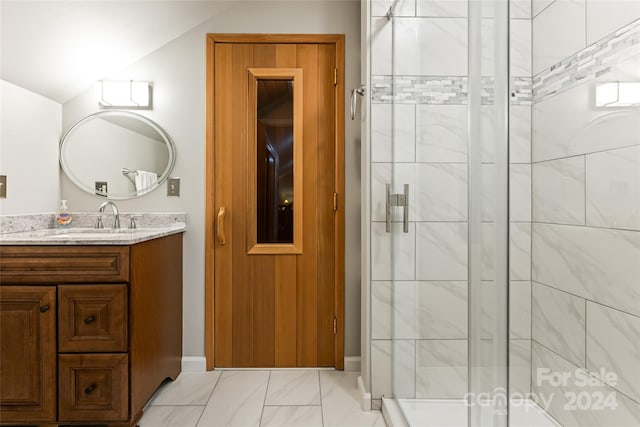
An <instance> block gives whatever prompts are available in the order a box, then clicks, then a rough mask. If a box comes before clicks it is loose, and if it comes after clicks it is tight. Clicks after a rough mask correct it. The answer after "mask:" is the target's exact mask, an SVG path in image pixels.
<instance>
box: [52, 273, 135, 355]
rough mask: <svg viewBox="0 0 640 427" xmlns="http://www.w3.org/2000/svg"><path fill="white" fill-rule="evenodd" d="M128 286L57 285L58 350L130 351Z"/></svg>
mask: <svg viewBox="0 0 640 427" xmlns="http://www.w3.org/2000/svg"><path fill="white" fill-rule="evenodd" d="M127 312H128V310H127V285H125V284H120V285H61V286H58V349H59V350H58V351H59V352H60V353H79V352H88V353H99V352H111V353H113V352H119V351H121V352H125V351H127Z"/></svg>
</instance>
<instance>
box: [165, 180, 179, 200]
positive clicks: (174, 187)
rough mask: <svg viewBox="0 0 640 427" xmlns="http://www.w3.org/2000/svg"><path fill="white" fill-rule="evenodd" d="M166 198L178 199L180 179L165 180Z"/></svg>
mask: <svg viewBox="0 0 640 427" xmlns="http://www.w3.org/2000/svg"><path fill="white" fill-rule="evenodd" d="M167 196H169V197H180V178H178V177H171V178H167Z"/></svg>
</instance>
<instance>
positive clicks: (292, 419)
mask: <svg viewBox="0 0 640 427" xmlns="http://www.w3.org/2000/svg"><path fill="white" fill-rule="evenodd" d="M260 427H322V408H321V407H320V406H265V407H264V410H263V411H262V420H261V421H260Z"/></svg>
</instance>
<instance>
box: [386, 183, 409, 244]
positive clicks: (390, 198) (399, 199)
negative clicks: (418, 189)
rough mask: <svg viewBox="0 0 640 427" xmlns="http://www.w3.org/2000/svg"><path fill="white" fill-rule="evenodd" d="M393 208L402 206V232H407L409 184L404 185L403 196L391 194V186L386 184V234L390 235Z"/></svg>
mask: <svg viewBox="0 0 640 427" xmlns="http://www.w3.org/2000/svg"><path fill="white" fill-rule="evenodd" d="M393 206H402V209H403V211H402V231H403V232H405V233H408V232H409V184H405V185H404V194H391V184H387V206H386V210H387V215H386V226H385V229H386V231H387V233H391V208H392V207H393Z"/></svg>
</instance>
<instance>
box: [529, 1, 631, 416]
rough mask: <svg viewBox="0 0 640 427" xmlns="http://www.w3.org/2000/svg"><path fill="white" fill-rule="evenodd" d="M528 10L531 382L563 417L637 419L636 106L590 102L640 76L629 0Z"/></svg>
mask: <svg viewBox="0 0 640 427" xmlns="http://www.w3.org/2000/svg"><path fill="white" fill-rule="evenodd" d="M532 11H533V107H532V149H531V154H532V166H531V183H532V201H531V204H532V220H533V222H532V234H531V279H532V285H531V287H532V294H531V307H532V310H531V314H532V317H531V337H532V372H531V374H532V375H531V379H532V382H531V390H532V392H533V393H534V395H537V396H538V398H539V399H538V402H539V403H541V401H544V399H549V398H551V399H552V401H551V402H550V403H549V404H548V411H549V413H550V414H551V415H552V416H553V417H555V418H556V419H557V420H558V421H560V422H561V423H562V424H564V425H566V426H578V425H580V426H582V425H589V426H613V425H615V426H632V425H640V394H639V393H638V388H639V387H640V386H639V385H640V217H639V215H640V108H638V107H627V108H613V109H612V108H597V107H595V105H594V91H595V85H596V83H600V82H609V81H640V2H626V1H617V0H612V1H602V0H553V1H548V0H534V1H533V9H532ZM544 372H554V373H556V374H560V375H565V376H566V381H564V382H563V383H562V384H559V385H558V384H552V382H551V381H549V380H548V378H546V377H545V378H541V377H540V375H542V373H544ZM582 377H585V378H588V379H590V380H591V382H590V383H588V384H583V383H582V382H581V381H580V379H581V378H582ZM600 395H602V396H604V397H608V396H611V400H612V401H613V403H614V404H617V408H615V409H614V408H612V407H611V406H613V405H611V406H607V405H605V407H604V408H600V410H596V409H598V408H596V407H595V406H594V405H595V403H594V402H593V398H594V397H595V396H600ZM580 396H582V397H581V398H582V399H584V400H583V402H582V406H580V405H577V407H576V405H574V404H573V403H574V402H571V400H570V399H571V398H572V397H574V398H575V397H580ZM587 399H591V400H592V401H591V404H590V405H587V404H585V402H586V400H587ZM605 402H607V400H605ZM587 403H588V402H587ZM600 406H602V405H600Z"/></svg>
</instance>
